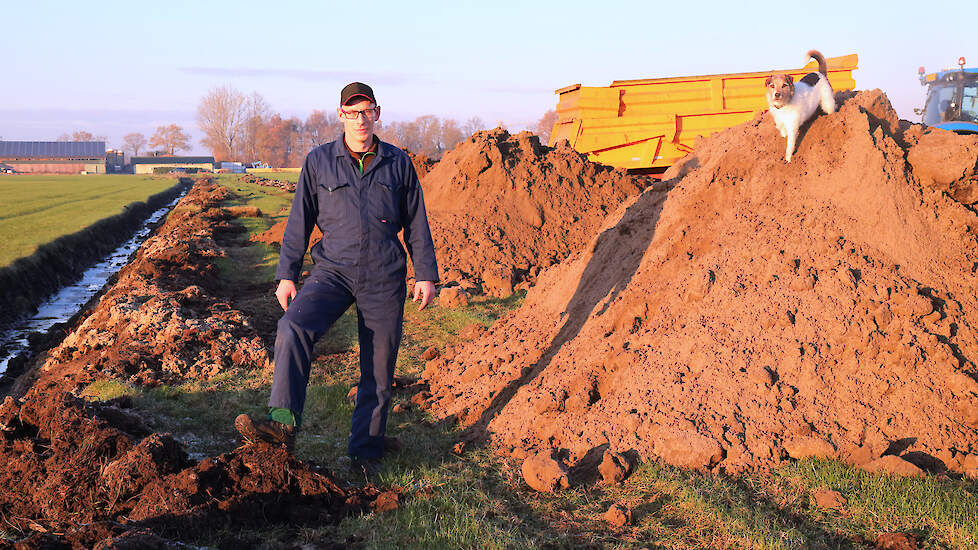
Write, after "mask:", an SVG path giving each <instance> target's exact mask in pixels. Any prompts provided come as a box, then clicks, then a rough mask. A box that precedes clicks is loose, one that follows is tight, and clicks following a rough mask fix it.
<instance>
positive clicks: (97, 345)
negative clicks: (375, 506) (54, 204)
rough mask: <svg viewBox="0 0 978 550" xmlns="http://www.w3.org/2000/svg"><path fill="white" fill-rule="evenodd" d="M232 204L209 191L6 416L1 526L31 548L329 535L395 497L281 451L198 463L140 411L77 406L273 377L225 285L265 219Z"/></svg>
mask: <svg viewBox="0 0 978 550" xmlns="http://www.w3.org/2000/svg"><path fill="white" fill-rule="evenodd" d="M228 198H229V192H228V191H227V190H226V188H224V187H220V186H217V185H215V184H213V183H212V182H211V181H210V180H207V179H203V180H199V181H198V182H197V183H196V184H195V185H194V187H193V188H192V189H191V191H190V192H189V193H188V194H187V196H186V197H184V198H183V199H182V200H181V201H180V202H179V203H178V205H177V208H176V209H175V210H174V212H172V213H171V214H170V215H169V216H168V218H167V220H166V222H165V223H164V224H163V226H162V227H161V228H160V229H159V230H158V231H157V232H156V233H155V234H154V236H152V237H151V238H150V239H148V240H147V241H146V243H144V244H143V246H142V247H141V248H140V251H139V252H138V254H137V256H136V258H135V259H134V260H133V262H131V263H130V264H129V265H128V266H126V267H125V268H124V269H123V270H122V271H121V272H120V274H119V277H118V280H117V282H116V283H115V285H114V286H113V287H112V288H111V289H110V290H109V291H108V292H107V293H106V294H105V295H104V296H102V298H101V299H100V301H99V303H98V305H97V306H96V308H95V310H94V311H93V312H92V313H91V315H89V316H88V317H87V318H86V319H85V320H84V321H83V322H82V323H81V324H80V325H79V326H78V327H77V328H75V330H74V331H73V332H71V333H70V334H69V335H68V337H67V338H65V339H64V341H63V342H62V343H61V344H60V345H59V346H57V347H56V348H54V349H53V350H51V351H50V353H49V354H48V356H47V359H46V360H45V361H44V363H43V365H40V367H39V368H38V369H36V370H35V371H32V372H31V373H30V374H29V375H26V376H24V377H22V378H21V379H20V380H19V381H18V384H17V385H16V387H15V388H14V390H13V395H15V396H18V397H17V398H15V397H13V396H10V397H7V398H6V400H5V401H4V402H3V404H2V406H0V460H3V462H5V464H7V467H6V468H5V469H4V470H3V471H2V472H0V517H2V519H3V521H4V524H5V525H6V526H8V527H10V528H14V529H16V530H18V531H21V532H26V533H30V532H34V533H35V534H34V535H32V536H31V537H30V538H29V539H28V540H26V541H21V542H20V543H18V544H19V546H18V548H60V547H65V548H72V547H74V548H90V547H93V546H94V545H95V543H96V542H98V541H101V542H99V544H100V545H102V546H104V547H147V546H149V547H153V546H154V545H155V546H156V547H164V546H167V545H168V544H169V543H168V542H167V539H169V538H171V537H182V538H187V537H194V536H198V535H199V534H201V533H202V532H204V531H202V530H208V532H213V530H214V529H220V528H222V527H231V528H233V527H234V526H235V525H238V526H248V527H253V526H255V525H266V524H267V525H274V524H277V523H288V524H289V525H295V526H298V525H304V524H309V525H321V524H330V523H336V522H337V521H339V520H340V519H341V518H342V517H345V516H346V515H347V514H351V513H359V512H361V511H363V510H367V509H370V507H371V505H372V503H374V501H375V500H377V498H378V497H380V496H382V495H387V494H388V493H389V492H387V493H385V492H384V491H381V490H379V489H377V488H376V487H373V486H372V485H367V486H364V487H354V488H349V487H340V486H339V485H338V484H337V483H336V482H335V481H334V479H333V477H332V475H331V473H330V472H328V471H326V470H323V469H321V468H319V467H318V466H316V465H314V464H309V463H302V462H300V461H298V460H296V459H295V458H294V457H292V456H291V455H290V454H289V453H287V452H286V451H285V449H284V448H281V447H272V446H268V445H261V444H258V445H252V444H246V445H243V446H241V447H239V448H237V449H234V450H233V451H231V452H228V453H224V454H221V455H219V456H215V457H207V458H204V459H202V460H199V461H195V460H190V459H189V458H188V456H187V453H186V452H185V451H184V450H183V448H182V445H181V444H180V443H178V442H177V441H176V440H174V439H173V438H172V437H171V436H170V435H168V434H160V433H152V432H151V430H150V429H149V428H148V427H147V422H146V421H145V420H144V419H143V417H142V416H141V414H140V413H139V412H138V411H136V410H134V409H133V408H132V403H131V400H128V399H126V398H121V399H118V400H113V401H110V402H107V403H104V404H91V403H86V402H85V401H83V400H82V399H80V398H78V397H75V396H74V395H73V394H74V393H77V392H78V391H79V390H81V389H83V388H84V387H86V386H87V385H88V384H90V383H92V382H94V381H96V380H104V379H114V380H122V381H125V382H127V383H129V384H135V385H141V386H149V387H151V386H155V385H157V384H160V383H164V382H165V383H171V384H172V383H178V382H180V381H183V380H189V379H198V380H199V379H206V378H209V377H213V376H216V375H227V374H228V373H232V374H233V373H234V372H235V370H254V369H262V368H266V367H268V364H269V363H268V351H267V347H266V343H265V342H263V340H262V339H261V337H259V335H258V333H257V331H256V330H255V328H254V327H253V326H252V325H251V321H250V320H249V319H248V318H247V317H246V316H245V315H244V314H243V313H242V312H241V311H239V310H237V309H235V308H234V307H233V306H232V305H231V300H230V298H229V297H228V296H227V295H226V294H227V292H228V291H229V289H226V288H223V287H222V286H221V285H220V284H219V283H218V279H217V270H218V269H219V268H218V265H217V263H216V262H217V261H218V260H219V259H220V258H223V257H225V251H224V248H223V247H222V246H221V244H220V241H221V240H222V238H227V237H229V236H230V235H231V234H234V233H236V232H239V231H240V229H238V228H237V226H235V225H233V224H231V223H230V221H231V220H232V219H233V218H234V216H236V215H255V214H256V213H255V212H254V211H253V210H249V209H235V208H221V207H220V206H219V203H220V202H221V201H222V200H226V199H228ZM269 288H270V284H269V285H264V286H262V288H256V289H251V290H252V291H254V292H267V291H268V289H269ZM234 292H235V294H236V296H237V297H238V298H239V299H240V298H242V296H247V295H248V294H249V292H250V291H249V289H247V288H236V289H234ZM265 332H266V333H267V332H268V331H267V330H266V331H265ZM266 336H267V334H266ZM384 498H385V499H388V500H389V498H390V497H388V496H385V497H384ZM383 500H384V499H382V501H383ZM127 544H128V545H130V546H126V545H127ZM338 544H339V543H338ZM113 545H117V546H113ZM246 545H247V544H246ZM340 546H342V544H340ZM100 547H101V546H100Z"/></svg>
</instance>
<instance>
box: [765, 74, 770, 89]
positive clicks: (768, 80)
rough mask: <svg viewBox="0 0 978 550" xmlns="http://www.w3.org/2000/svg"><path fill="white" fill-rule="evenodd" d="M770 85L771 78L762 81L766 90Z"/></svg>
mask: <svg viewBox="0 0 978 550" xmlns="http://www.w3.org/2000/svg"><path fill="white" fill-rule="evenodd" d="M770 85H771V77H770V76H769V77H767V78H765V79H764V87H765V88H767V87H768V86H770Z"/></svg>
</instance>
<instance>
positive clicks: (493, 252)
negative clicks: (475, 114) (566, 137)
mask: <svg viewBox="0 0 978 550" xmlns="http://www.w3.org/2000/svg"><path fill="white" fill-rule="evenodd" d="M650 182H651V180H650V179H649V178H647V177H642V176H629V175H627V174H626V173H625V172H624V171H623V170H619V169H614V168H610V167H608V166H603V165H599V164H594V163H592V162H590V161H588V160H587V157H586V156H585V155H582V154H580V153H578V152H577V151H575V150H573V149H571V148H569V147H558V148H550V147H546V146H543V145H541V144H540V141H539V138H537V137H536V136H534V135H532V134H530V133H528V132H521V133H519V134H517V135H515V136H511V135H510V134H509V132H507V131H505V130H503V129H499V128H497V129H495V130H490V131H485V132H477V133H476V134H474V135H473V136H472V137H471V138H469V139H468V140H467V141H464V142H462V143H461V144H459V146H458V147H456V148H455V149H454V150H452V151H451V152H449V153H446V154H445V156H444V157H443V158H442V160H441V161H439V162H438V164H437V165H435V167H434V168H433V169H432V170H431V171H430V172H429V173H428V174H427V175H426V176H425V177H424V178H423V180H422V186H423V187H424V193H425V203H426V206H427V208H428V219H429V222H430V224H431V231H432V236H433V238H434V241H435V247H436V250H437V255H438V264H439V268H440V269H441V276H442V280H443V281H444V282H451V281H457V282H459V283H461V284H462V286H464V287H470V288H476V289H478V288H480V287H481V288H482V289H483V290H484V291H485V292H487V293H490V294H494V295H497V296H505V295H508V294H511V293H512V291H513V287H515V286H517V285H519V284H520V283H521V282H523V281H532V280H534V278H535V277H536V275H537V274H538V273H539V271H540V270H541V269H542V268H546V267H548V266H550V265H552V264H554V263H557V262H559V261H560V260H562V259H564V258H566V257H567V256H568V255H569V254H570V253H571V252H573V251H574V250H576V249H578V248H579V247H580V246H581V245H583V244H584V242H585V241H586V240H587V239H588V237H589V236H590V235H592V234H593V233H594V231H595V230H597V228H598V227H599V226H600V225H601V223H602V221H603V220H604V218H605V216H606V215H607V213H608V212H610V211H613V210H615V209H616V208H617V207H618V206H619V205H620V204H621V202H622V201H624V200H625V199H627V198H628V197H630V196H634V195H636V194H638V193H639V192H640V191H641V190H642V189H643V188H645V187H646V186H647V185H648V184H649V183H650Z"/></svg>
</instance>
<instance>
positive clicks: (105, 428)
mask: <svg viewBox="0 0 978 550" xmlns="http://www.w3.org/2000/svg"><path fill="white" fill-rule="evenodd" d="M128 405H129V404H128V403H126V402H125V400H117V401H116V402H113V403H106V404H88V403H85V402H83V401H82V400H80V399H78V398H75V397H72V396H71V395H69V394H67V393H64V392H60V391H54V392H46V391H41V390H38V389H35V390H32V391H31V392H29V393H28V394H27V395H26V396H25V397H24V398H23V399H21V400H16V399H14V398H12V397H7V398H6V400H5V401H4V402H3V404H2V405H0V460H3V462H4V468H3V469H0V520H2V521H3V524H4V525H5V526H7V527H8V528H9V527H13V528H16V529H18V530H20V531H25V532H29V531H35V532H36V533H37V534H36V535H34V536H33V537H30V538H28V539H27V540H26V541H21V542H19V543H18V546H17V548H58V547H61V546H60V545H64V546H66V547H72V548H91V547H93V546H94V545H95V543H96V542H98V541H102V542H101V543H100V544H101V545H103V546H102V547H112V548H115V547H116V546H111V544H110V543H115V544H121V543H123V542H127V541H128V542H129V543H130V544H131V545H130V546H118V547H120V548H146V547H156V546H147V545H148V544H149V543H152V544H155V545H158V546H159V547H162V546H163V545H162V542H163V540H162V539H161V538H160V537H161V536H162V537H171V536H172V537H181V538H186V537H188V536H194V535H197V534H200V533H203V532H213V531H214V530H216V529H221V528H233V527H234V526H248V527H254V526H256V525H266V524H278V523H287V524H289V525H296V524H299V525H321V524H324V523H325V524H331V523H337V522H338V521H339V520H340V519H342V518H343V517H344V516H346V515H347V514H350V513H356V512H360V511H363V510H365V509H367V508H368V507H369V506H370V505H371V502H373V501H374V500H375V499H377V497H378V496H380V494H381V491H379V490H378V489H376V488H375V487H373V486H367V487H363V488H359V489H349V488H341V487H339V486H338V485H336V483H335V482H334V481H333V480H332V478H331V477H330V474H329V472H325V471H319V470H317V469H315V468H314V467H311V466H309V465H307V464H304V463H302V462H299V461H298V460H296V459H295V458H294V457H292V456H291V455H289V454H288V453H287V452H286V451H285V449H284V448H283V447H272V446H269V445H246V446H244V447H239V448H237V449H235V450H234V451H232V452H230V453H226V454H222V455H220V456H217V457H211V458H205V459H204V460H201V461H200V462H196V463H195V462H192V461H190V460H188V459H187V454H186V453H185V452H184V450H183V449H182V447H181V446H180V444H179V443H178V442H177V441H175V440H174V439H173V438H172V437H170V435H168V434H159V433H150V431H149V430H148V429H147V428H146V427H145V425H144V424H143V423H142V421H141V419H140V417H139V416H138V414H136V413H134V412H133V411H132V410H130V409H129V408H128ZM45 533H46V534H45ZM53 533H58V535H54V534H53ZM135 539H138V541H137V542H133V540H135ZM68 545H73V546H68ZM11 547H13V546H12V545H11ZM167 547H170V546H167Z"/></svg>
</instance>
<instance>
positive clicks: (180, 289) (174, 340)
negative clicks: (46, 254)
mask: <svg viewBox="0 0 978 550" xmlns="http://www.w3.org/2000/svg"><path fill="white" fill-rule="evenodd" d="M228 197H229V192H228V191H227V189H226V188H224V187H220V186H217V185H215V184H214V183H213V182H211V181H210V180H199V181H198V182H197V183H195V184H194V187H193V188H192V189H191V191H190V192H189V193H188V194H187V196H185V197H184V198H183V199H181V200H180V202H179V203H178V204H177V207H176V208H175V209H174V211H173V212H171V213H170V215H169V216H168V217H167V220H166V222H165V223H164V224H163V225H162V226H161V227H160V228H159V229H158V230H157V232H156V233H155V234H154V235H153V236H152V237H151V238H149V239H148V240H147V241H146V242H145V243H143V246H142V247H141V248H140V249H139V251H138V253H137V255H136V258H135V259H134V260H133V261H132V262H131V263H130V264H129V265H127V266H126V267H125V268H123V269H122V270H121V271H120V272H119V275H118V279H117V281H116V283H115V284H114V285H113V286H112V288H111V289H110V290H109V291H108V292H107V293H106V294H105V295H104V296H103V297H102V298H101V299H100V301H99V303H98V306H97V307H96V308H95V310H94V312H92V313H91V315H89V316H88V317H87V318H86V319H85V320H84V321H83V322H82V324H81V325H80V326H79V327H77V328H76V329H75V330H74V331H73V332H71V333H70V334H69V335H68V336H67V337H66V338H65V339H64V340H63V341H62V343H61V344H60V345H59V346H58V347H57V348H55V349H53V350H52V351H51V352H50V354H49V356H48V358H47V360H46V361H45V363H44V365H43V366H42V367H41V369H40V373H39V376H40V381H38V382H37V383H38V384H40V385H47V384H52V385H58V386H63V387H65V388H66V389H67V390H68V391H74V390H75V389H76V388H78V387H81V386H83V385H85V384H87V383H90V382H92V381H93V380H95V379H96V378H97V377H105V376H106V375H108V376H111V377H115V378H119V379H122V380H127V381H129V382H131V383H139V384H144V385H155V384H158V383H160V382H166V383H175V382H179V381H182V380H186V379H191V378H196V379H200V378H209V377H212V376H215V375H217V374H220V373H224V372H227V371H228V370H229V369H255V368H264V367H266V366H267V365H268V364H269V359H268V353H267V351H266V348H265V344H264V343H263V342H262V340H261V338H260V336H259V334H258V333H257V332H256V330H255V329H254V328H253V327H252V326H251V324H250V323H249V320H248V318H247V317H246V316H245V315H244V314H243V313H242V312H241V311H239V310H237V309H235V308H233V307H232V305H231V298H230V297H228V296H226V294H227V289H223V288H221V285H220V284H219V283H218V280H217V277H216V273H217V269H218V267H217V264H216V261H217V260H218V259H219V258H222V257H224V256H225V253H224V250H223V249H222V247H221V246H220V245H219V244H218V243H217V242H216V240H215V239H218V238H220V237H221V236H222V235H227V234H230V233H234V232H235V231H239V230H240V229H239V228H238V227H237V226H235V225H232V223H231V221H232V219H233V217H232V214H231V213H230V212H229V211H228V210H226V209H222V208H220V207H219V206H218V205H219V203H220V201H222V200H224V199H226V198H228ZM239 290H240V289H239ZM222 295H224V296H222ZM28 382H33V381H32V380H25V381H23V382H22V385H23V384H26V383H28Z"/></svg>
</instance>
